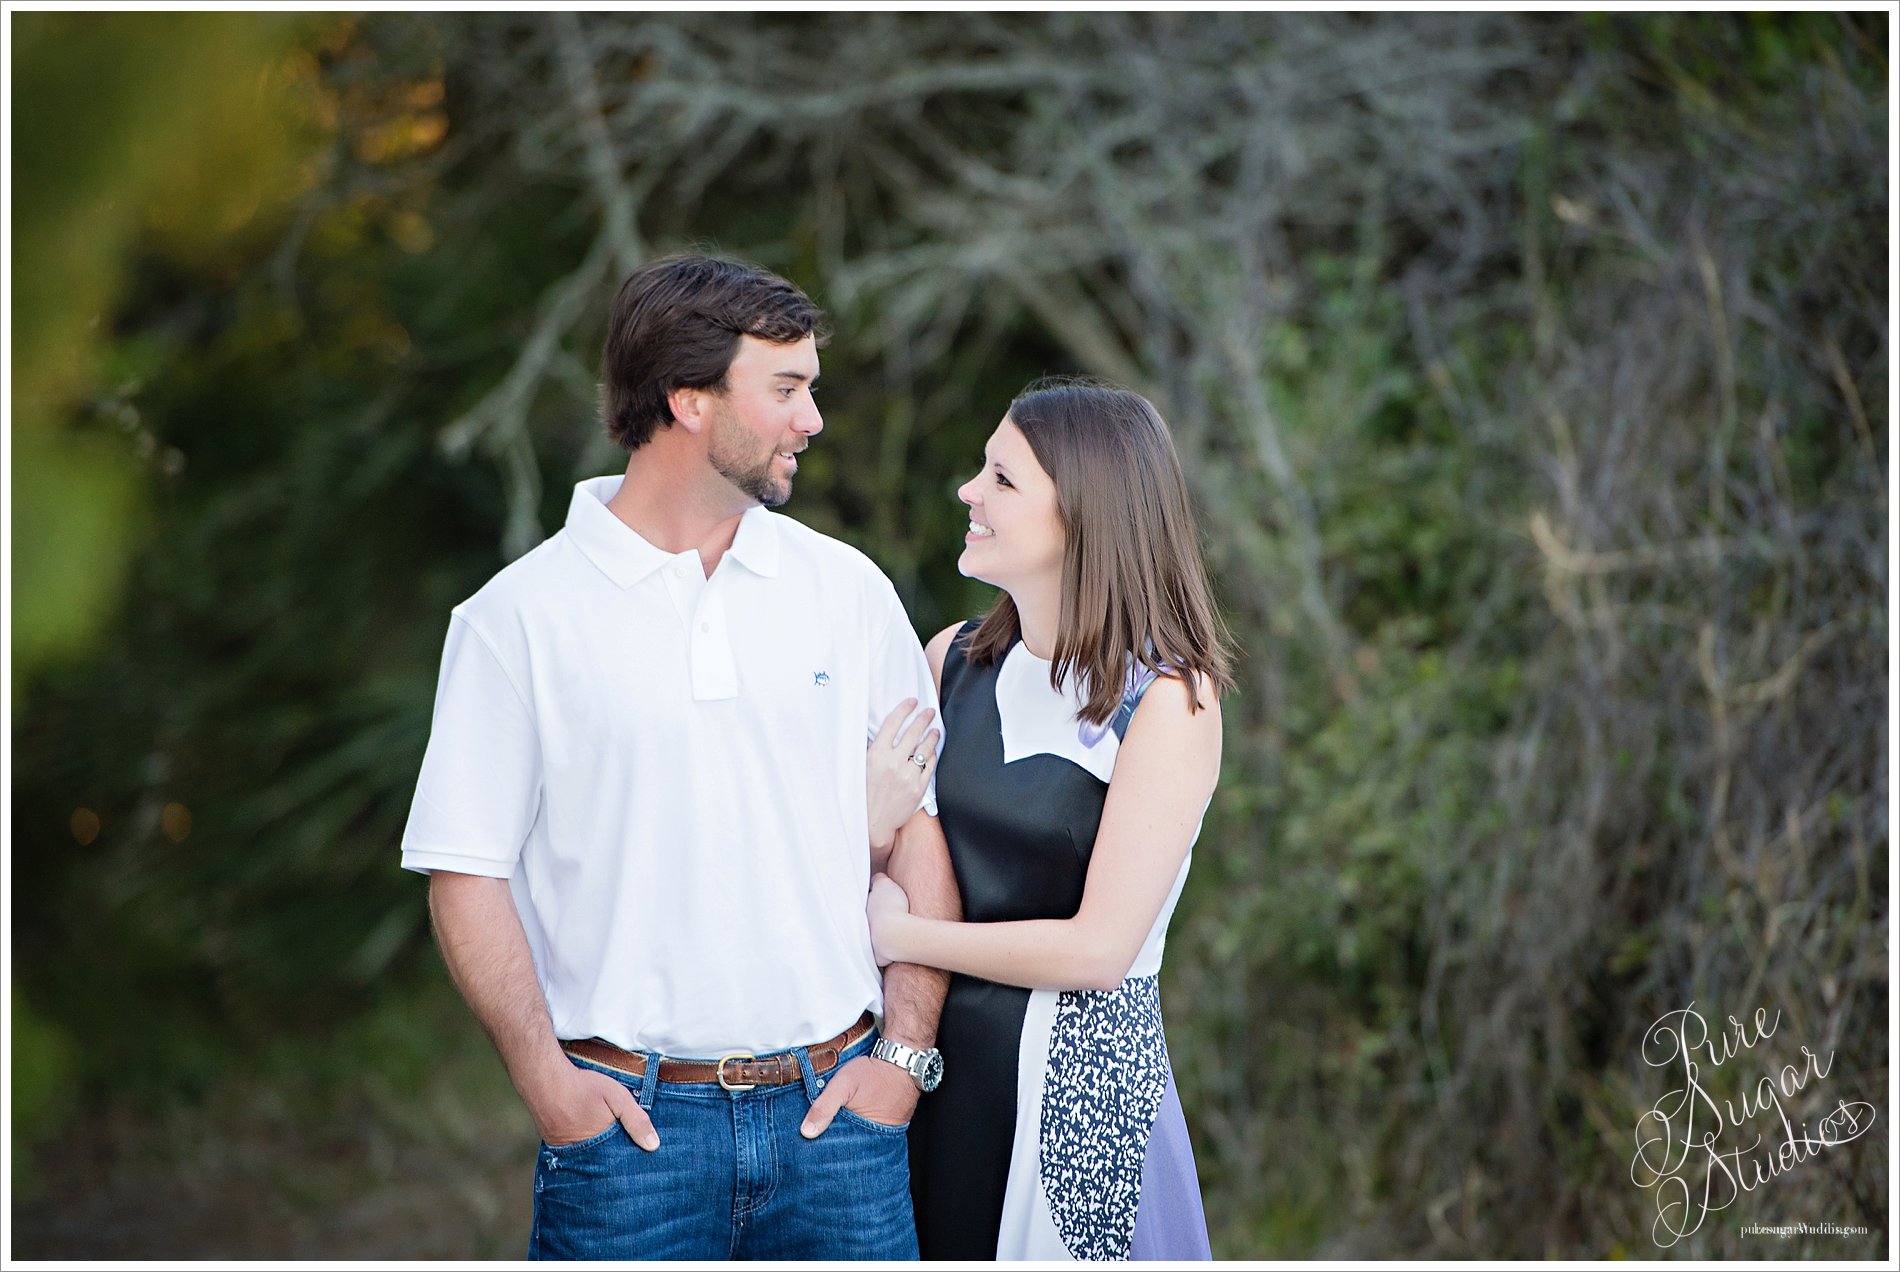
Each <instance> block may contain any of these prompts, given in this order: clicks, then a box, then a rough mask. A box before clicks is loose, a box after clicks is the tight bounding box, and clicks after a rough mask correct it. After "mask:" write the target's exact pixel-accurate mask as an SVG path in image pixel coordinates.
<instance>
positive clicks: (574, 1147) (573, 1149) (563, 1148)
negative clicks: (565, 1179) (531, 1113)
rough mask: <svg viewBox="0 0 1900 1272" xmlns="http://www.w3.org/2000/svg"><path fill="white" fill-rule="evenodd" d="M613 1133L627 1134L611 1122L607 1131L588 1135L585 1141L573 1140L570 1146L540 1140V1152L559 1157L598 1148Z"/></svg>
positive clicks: (611, 1136) (614, 1122)
mask: <svg viewBox="0 0 1900 1272" xmlns="http://www.w3.org/2000/svg"><path fill="white" fill-rule="evenodd" d="M615 1131H618V1132H620V1134H622V1135H625V1134H626V1133H627V1132H626V1128H624V1127H623V1126H621V1125H620V1123H619V1122H618V1121H613V1122H609V1123H607V1129H606V1130H604V1131H602V1132H600V1134H598V1135H589V1136H588V1137H587V1138H586V1139H584V1140H575V1141H574V1142H573V1143H572V1144H550V1143H548V1142H547V1141H546V1140H542V1141H541V1151H542V1152H543V1153H553V1154H554V1155H555V1156H557V1157H561V1156H565V1155H566V1154H568V1153H578V1152H583V1151H585V1150H587V1149H590V1148H598V1147H599V1146H600V1145H602V1144H605V1143H606V1142H607V1141H608V1140H609V1139H611V1138H613V1134H614V1132H615Z"/></svg>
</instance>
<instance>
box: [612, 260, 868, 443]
mask: <svg viewBox="0 0 1900 1272" xmlns="http://www.w3.org/2000/svg"><path fill="white" fill-rule="evenodd" d="M830 334H831V333H830V331H829V330H827V329H826V327H825V316H824V313H823V311H821V310H820V309H819V308H818V306H816V305H814V304H813V303H812V302H811V299H810V298H809V297H808V296H806V295H805V293H804V292H802V291H800V290H799V289H798V288H797V287H795V286H794V285H792V284H791V283H789V282H787V281H785V280H784V279H783V278H780V277H779V276H778V275H777V274H774V273H772V272H771V271H770V270H766V269H761V268H760V267H759V266H757V265H749V264H747V263H745V262H743V261H728V260H721V259H719V258H718V257H713V256H698V255H679V256H666V257H662V258H661V259H659V260H656V261H653V262H651V263H649V264H646V265H642V266H641V267H640V268H639V269H637V270H635V271H634V272H633V273H631V274H629V275H628V276H627V281H626V282H624V283H622V284H621V285H620V294H619V295H618V296H616V297H614V309H613V316H612V317H611V318H610V319H609V320H608V323H607V343H606V346H605V347H604V348H603V349H602V350H601V359H600V415H601V422H602V423H604V424H605V425H606V426H607V435H608V436H609V437H611V438H613V439H614V440H615V441H616V442H619V443H620V445H621V446H623V447H625V448H626V449H627V450H629V451H635V450H638V449H640V448H641V447H642V446H645V445H646V444H647V442H648V441H650V440H651V439H652V437H653V433H654V430H655V429H658V428H661V427H662V426H664V425H667V424H671V423H672V422H673V412H672V410H671V408H669V407H668V406H667V404H666V395H667V394H668V393H669V392H671V391H672V390H674V389H714V390H722V389H724V388H725V387H726V370H727V368H729V367H730V366H731V365H732V359H733V355H734V354H736V353H737V352H738V351H739V338H740V337H741V336H756V337H757V338H758V339H760V340H769V341H771V342H772V343H773V344H791V343H792V342H794V341H797V340H802V339H804V338H805V337H806V336H816V337H817V339H818V343H819V344H820V345H823V344H824V343H825V340H826V339H827V338H828V337H829V336H830Z"/></svg>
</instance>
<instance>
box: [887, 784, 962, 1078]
mask: <svg viewBox="0 0 1900 1272" xmlns="http://www.w3.org/2000/svg"><path fill="white" fill-rule="evenodd" d="M888 873H889V874H890V876H891V878H892V879H894V880H895V881H896V882H897V884H898V885H899V886H900V887H902V888H903V889H904V892H905V893H906V894H907V895H908V896H909V897H910V908H911V912H912V913H913V914H921V915H925V916H927V917H929V918H933V919H950V920H953V921H954V920H957V919H961V918H962V917H963V901H962V898H961V897H960V896H959V895H958V893H957V878H956V875H955V874H954V873H953V872H952V871H951V869H950V849H949V847H948V845H946V844H945V843H944V838H943V830H942V828H941V827H939V826H938V824H937V819H936V818H935V817H932V816H931V815H930V814H928V813H924V812H919V813H916V814H914V815H913V816H912V817H911V819H910V820H909V821H907V822H905V823H904V825H903V826H902V827H900V828H899V829H898V832H897V842H896V844H895V845H894V846H893V847H892V849H891V859H890V865H889V869H888ZM949 987H950V973H948V972H946V971H941V970H939V969H937V968H934V967H921V966H919V965H917V964H915V963H892V964H891V965H890V966H889V967H887V968H885V969H884V1033H885V1035H886V1036H887V1037H889V1038H890V1039H892V1040H893V1041H895V1042H901V1043H903V1044H905V1045H906V1046H911V1047H929V1046H932V1045H934V1044H935V1043H936V1041H937V1017H938V1015H939V1014H940V1013H941V1012H942V1011H943V996H944V992H945V991H946V990H947V989H948V988H949Z"/></svg>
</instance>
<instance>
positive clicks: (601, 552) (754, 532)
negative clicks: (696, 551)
mask: <svg viewBox="0 0 1900 1272" xmlns="http://www.w3.org/2000/svg"><path fill="white" fill-rule="evenodd" d="M622 480H623V479H622V477H621V476H619V475H612V474H610V475H608V476H606V477H591V478H589V479H588V480H586V481H583V482H578V483H576V484H575V486H574V497H573V499H571V500H570V501H569V502H568V505H567V533H568V537H569V538H571V539H572V540H573V541H574V543H575V546H577V547H579V548H580V550H581V551H582V552H583V553H585V554H586V556H587V559H588V560H590V561H592V562H593V563H594V565H595V566H596V567H598V568H599V570H600V572H601V573H602V574H605V575H606V576H607V577H608V578H610V579H612V580H613V582H614V584H615V585H616V586H618V587H623V588H626V587H632V586H633V585H634V584H635V583H638V582H639V581H640V580H641V579H644V578H645V577H646V576H647V575H649V574H651V573H653V572H654V571H655V570H657V569H659V568H660V567H661V566H663V565H665V564H666V563H667V562H668V561H671V560H672V559H673V557H674V555H675V554H673V553H669V552H664V551H662V550H660V549H659V548H657V547H655V546H653V545H652V544H651V543H648V542H647V541H646V540H645V539H644V538H642V537H641V535H640V533H639V532H638V531H636V530H635V529H634V528H633V527H632V526H629V525H628V524H627V523H626V522H624V521H622V520H621V519H620V518H619V517H616V516H615V515H614V514H613V510H612V509H610V508H608V507H607V501H608V500H610V499H612V498H613V497H614V493H615V492H616V491H618V490H619V489H620V483H621V481H622ZM728 553H729V555H731V556H732V557H733V558H735V559H736V560H737V561H738V562H739V564H741V565H743V566H745V567H746V568H747V569H748V570H751V571H752V572H753V573H754V574H760V575H763V576H765V577H766V578H771V577H772V576H773V575H775V574H777V573H778V562H779V542H778V522H777V519H776V518H775V517H774V515H773V514H772V513H771V512H769V511H767V510H766V509H765V508H763V507H755V508H748V509H747V510H746V513H745V515H744V516H743V517H741V518H740V519H739V530H738V533H737V534H735V535H734V536H733V540H732V547H731V548H730V549H728Z"/></svg>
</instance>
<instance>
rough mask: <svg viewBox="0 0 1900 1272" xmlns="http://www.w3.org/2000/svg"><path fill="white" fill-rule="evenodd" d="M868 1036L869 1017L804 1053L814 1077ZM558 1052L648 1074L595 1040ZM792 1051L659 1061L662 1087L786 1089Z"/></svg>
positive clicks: (792, 1070) (636, 1057)
mask: <svg viewBox="0 0 1900 1272" xmlns="http://www.w3.org/2000/svg"><path fill="white" fill-rule="evenodd" d="M870 1032H871V1013H870V1012H868V1011H867V1012H865V1013H864V1014H863V1015H862V1016H859V1017H858V1019H857V1023H856V1024H854V1025H852V1026H851V1027H850V1028H849V1029H847V1030H845V1031H844V1032H843V1033H841V1034H839V1035H838V1036H837V1037H836V1038H832V1039H829V1040H828V1041H825V1042H820V1043H815V1044H813V1045H812V1046H810V1047H807V1048H806V1051H807V1052H808V1053H809V1054H810V1055H811V1067H812V1070H813V1072H816V1073H823V1072H825V1070H827V1069H830V1068H832V1067H833V1066H835V1065H836V1064H837V1063H838V1057H839V1056H841V1055H843V1054H844V1052H845V1050H846V1049H847V1048H848V1047H850V1046H851V1045H852V1044H853V1043H855V1042H857V1041H858V1040H859V1039H861V1038H863V1037H864V1035H866V1034H868V1033H870ZM561 1049H562V1050H563V1051H565V1052H567V1054H569V1055H570V1056H573V1057H575V1058H576V1059H580V1060H586V1061H588V1062H589V1063H590V1064H597V1065H600V1066H601V1067H602V1068H606V1069H612V1070H614V1071H615V1072H617V1073H624V1074H626V1075H627V1076H628V1077H631V1078H644V1077H646V1075H647V1059H646V1057H645V1056H643V1055H641V1054H640V1053H639V1052H637V1051H622V1050H621V1049H620V1048H619V1047H616V1046H614V1045H613V1044H612V1043H611V1042H603V1041H601V1040H600V1039H599V1038H576V1039H574V1040H573V1041H571V1042H563V1043H562V1044H561ZM804 1076H805V1075H804V1073H803V1072H802V1071H801V1070H800V1069H799V1067H798V1055H797V1053H796V1052H795V1051H781V1052H779V1053H777V1054H776V1055H770V1056H755V1055H752V1054H751V1053H750V1052H743V1051H741V1052H734V1053H732V1054H731V1055H726V1056H721V1057H720V1058H719V1059H717V1060H669V1059H666V1058H665V1057H662V1058H661V1060H660V1081H662V1082H717V1083H718V1084H719V1085H720V1086H722V1087H724V1088H726V1090H728V1091H749V1090H751V1089H752V1088H753V1087H755V1086H785V1085H786V1084H788V1083H792V1082H800V1081H803V1080H804Z"/></svg>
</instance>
